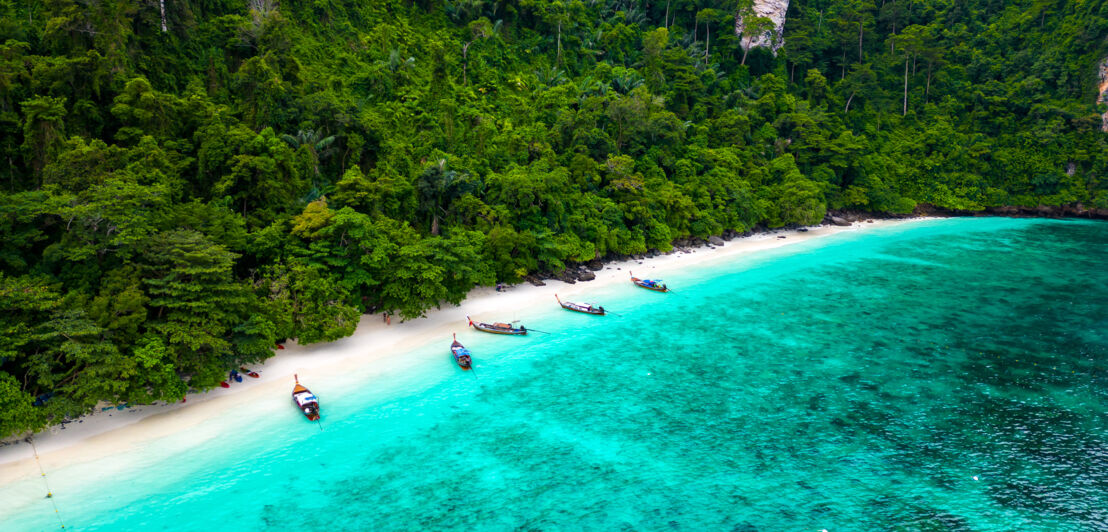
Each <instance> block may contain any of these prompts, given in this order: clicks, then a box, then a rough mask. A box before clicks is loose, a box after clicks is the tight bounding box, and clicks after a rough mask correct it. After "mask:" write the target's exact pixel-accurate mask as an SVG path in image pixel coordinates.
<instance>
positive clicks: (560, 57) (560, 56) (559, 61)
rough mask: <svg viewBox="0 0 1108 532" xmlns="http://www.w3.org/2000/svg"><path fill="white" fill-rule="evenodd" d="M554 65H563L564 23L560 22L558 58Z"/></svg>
mask: <svg viewBox="0 0 1108 532" xmlns="http://www.w3.org/2000/svg"><path fill="white" fill-rule="evenodd" d="M554 64H556V65H560V64H562V21H560V20H559V21H558V57H557V58H556V59H555V60H554Z"/></svg>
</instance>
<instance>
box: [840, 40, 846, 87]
mask: <svg viewBox="0 0 1108 532" xmlns="http://www.w3.org/2000/svg"><path fill="white" fill-rule="evenodd" d="M844 79H846V46H845V45H844V46H843V75H842V77H840V78H839V81H842V80H844Z"/></svg>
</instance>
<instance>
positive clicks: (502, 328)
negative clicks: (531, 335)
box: [466, 316, 527, 336]
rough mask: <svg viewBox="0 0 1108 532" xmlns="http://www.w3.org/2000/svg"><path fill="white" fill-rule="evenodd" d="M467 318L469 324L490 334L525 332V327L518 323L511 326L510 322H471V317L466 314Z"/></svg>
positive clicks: (517, 334)
mask: <svg viewBox="0 0 1108 532" xmlns="http://www.w3.org/2000/svg"><path fill="white" fill-rule="evenodd" d="M466 319H467V320H469V326H470V327H473V328H474V329H477V330H478V331H484V332H487V333H492V334H511V335H515V336H522V335H524V334H527V327H524V326H522V325H520V326H519V327H512V324H510V323H473V318H470V317H469V316H466Z"/></svg>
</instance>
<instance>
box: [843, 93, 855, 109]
mask: <svg viewBox="0 0 1108 532" xmlns="http://www.w3.org/2000/svg"><path fill="white" fill-rule="evenodd" d="M855 92H857V91H851V93H850V97H849V98H847V99H846V109H843V112H844V113H849V112H850V101H851V100H853V99H854V93H855Z"/></svg>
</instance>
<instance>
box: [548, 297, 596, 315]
mask: <svg viewBox="0 0 1108 532" xmlns="http://www.w3.org/2000/svg"><path fill="white" fill-rule="evenodd" d="M554 299H557V300H558V304H559V305H561V306H562V308H564V309H566V310H572V311H574V312H583V313H585V314H595V315H597V316H603V315H604V314H605V313H606V311H605V310H604V307H602V306H598V305H594V304H592V303H574V302H572V301H562V298H560V297H558V294H554Z"/></svg>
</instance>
